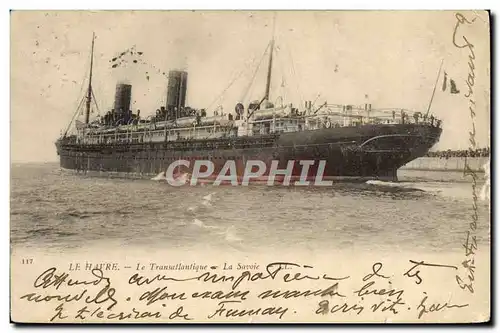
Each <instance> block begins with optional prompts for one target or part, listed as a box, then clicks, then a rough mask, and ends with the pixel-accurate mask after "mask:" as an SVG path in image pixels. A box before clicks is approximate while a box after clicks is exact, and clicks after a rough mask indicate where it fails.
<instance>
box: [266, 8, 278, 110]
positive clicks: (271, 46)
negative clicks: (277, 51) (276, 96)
mask: <svg viewBox="0 0 500 333" xmlns="http://www.w3.org/2000/svg"><path fill="white" fill-rule="evenodd" d="M275 29H276V13H274V16H273V37H272V39H271V43H270V51H269V66H268V67H267V81H266V93H265V95H264V100H269V90H270V89H271V72H272V68H273V50H274V33H275Z"/></svg>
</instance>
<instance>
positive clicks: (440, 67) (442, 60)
mask: <svg viewBox="0 0 500 333" xmlns="http://www.w3.org/2000/svg"><path fill="white" fill-rule="evenodd" d="M443 62H444V59H441V65H440V66H439V71H438V75H437V78H436V83H435V84H434V90H432V96H431V100H430V101H429V106H428V107H427V113H426V114H425V116H426V117H427V116H428V115H429V111H430V110H431V105H432V100H433V99H434V94H435V93H436V87H437V84H438V81H439V76H440V75H441V69H442V68H443Z"/></svg>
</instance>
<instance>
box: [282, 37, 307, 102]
mask: <svg viewBox="0 0 500 333" xmlns="http://www.w3.org/2000/svg"><path fill="white" fill-rule="evenodd" d="M285 45H286V49H287V50H288V55H289V56H290V62H291V63H292V68H291V69H292V75H293V77H294V78H295V86H296V89H297V93H298V94H299V97H300V105H302V104H303V102H304V96H302V92H301V89H300V86H299V80H297V72H296V70H295V63H294V61H293V57H292V51H291V50H290V48H289V46H288V44H285Z"/></svg>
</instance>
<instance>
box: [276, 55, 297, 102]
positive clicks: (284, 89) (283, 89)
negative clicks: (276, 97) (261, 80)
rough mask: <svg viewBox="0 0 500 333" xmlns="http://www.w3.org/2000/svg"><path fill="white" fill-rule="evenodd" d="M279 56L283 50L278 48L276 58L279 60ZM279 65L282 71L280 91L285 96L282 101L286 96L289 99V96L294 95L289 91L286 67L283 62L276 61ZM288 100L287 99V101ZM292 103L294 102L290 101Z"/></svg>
mask: <svg viewBox="0 0 500 333" xmlns="http://www.w3.org/2000/svg"><path fill="white" fill-rule="evenodd" d="M278 54H279V55H280V56H281V48H280V47H277V48H276V58H278ZM276 60H279V59H276ZM276 62H278V63H279V68H280V70H281V83H280V85H279V87H280V89H281V94H282V95H283V96H281V98H282V99H284V97H285V95H286V96H287V97H288V95H290V96H291V95H293V94H290V92H289V91H288V78H287V77H285V68H284V67H285V65H284V64H283V62H282V61H276ZM285 100H286V99H285ZM290 102H292V101H291V100H290Z"/></svg>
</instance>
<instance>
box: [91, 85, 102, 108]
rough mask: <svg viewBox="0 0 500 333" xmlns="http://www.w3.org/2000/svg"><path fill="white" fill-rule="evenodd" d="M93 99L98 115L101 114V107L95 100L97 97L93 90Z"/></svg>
mask: <svg viewBox="0 0 500 333" xmlns="http://www.w3.org/2000/svg"><path fill="white" fill-rule="evenodd" d="M92 99H93V100H94V104H95V106H96V108H97V113H99V114H101V109H100V108H99V105H98V104H97V99H96V98H95V95H94V89H92Z"/></svg>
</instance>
